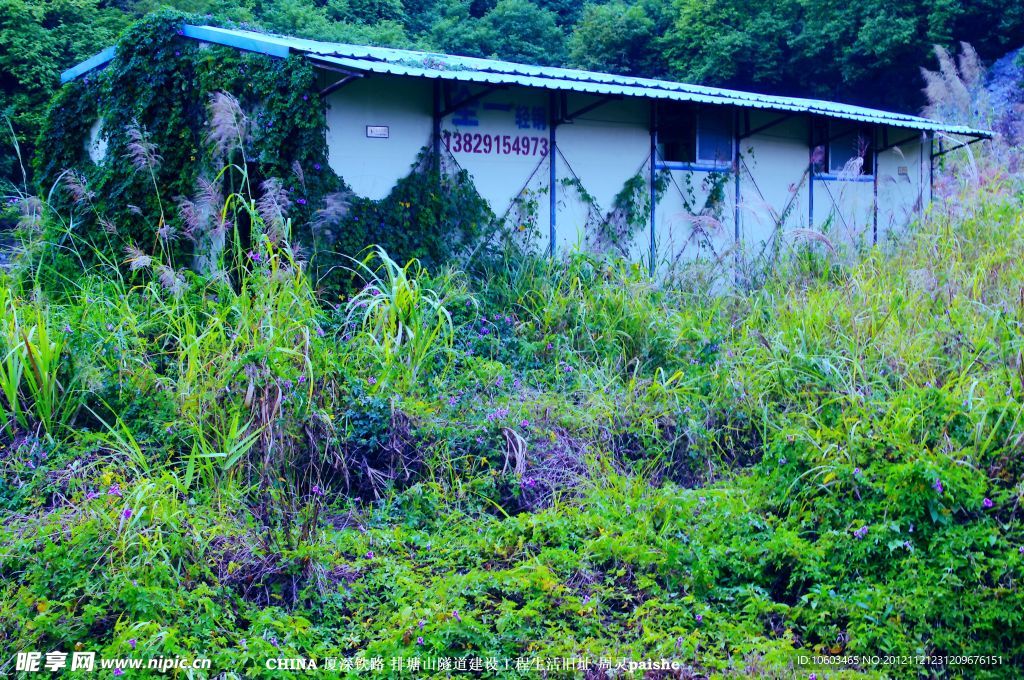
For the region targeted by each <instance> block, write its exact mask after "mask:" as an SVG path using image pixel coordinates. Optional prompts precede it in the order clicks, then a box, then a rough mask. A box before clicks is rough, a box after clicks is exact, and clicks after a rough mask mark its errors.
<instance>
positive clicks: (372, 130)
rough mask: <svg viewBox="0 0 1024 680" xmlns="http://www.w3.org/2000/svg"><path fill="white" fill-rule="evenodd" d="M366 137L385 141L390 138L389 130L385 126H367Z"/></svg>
mask: <svg viewBox="0 0 1024 680" xmlns="http://www.w3.org/2000/svg"><path fill="white" fill-rule="evenodd" d="M366 136H367V137H370V138H371V139H387V138H388V137H390V136H391V130H390V129H389V128H388V126H387V125H367V126H366Z"/></svg>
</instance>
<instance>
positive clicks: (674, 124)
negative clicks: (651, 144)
mask: <svg viewBox="0 0 1024 680" xmlns="http://www.w3.org/2000/svg"><path fill="white" fill-rule="evenodd" d="M732 137H733V131H732V111H731V110H729V109H725V108H721V107H700V108H697V107H694V106H687V105H678V104H670V105H668V106H663V107H662V108H661V109H659V119H658V160H659V161H663V162H665V163H687V164H695V165H701V166H713V167H716V168H724V167H728V166H729V165H730V164H731V163H732V151H733V149H732V145H733V139H732Z"/></svg>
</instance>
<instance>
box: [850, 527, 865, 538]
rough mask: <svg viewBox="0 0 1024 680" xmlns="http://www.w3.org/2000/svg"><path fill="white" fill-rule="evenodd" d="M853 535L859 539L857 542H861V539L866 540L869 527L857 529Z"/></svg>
mask: <svg viewBox="0 0 1024 680" xmlns="http://www.w3.org/2000/svg"><path fill="white" fill-rule="evenodd" d="M853 535H854V536H855V537H857V540H860V539H862V538H864V537H865V536H867V535H868V528H867V526H862V527H861V528H860V529H857V530H856V531H854V532H853Z"/></svg>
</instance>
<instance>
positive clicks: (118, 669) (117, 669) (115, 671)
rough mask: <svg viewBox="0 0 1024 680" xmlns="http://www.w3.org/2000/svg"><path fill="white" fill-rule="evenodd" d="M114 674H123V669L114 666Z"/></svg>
mask: <svg viewBox="0 0 1024 680" xmlns="http://www.w3.org/2000/svg"><path fill="white" fill-rule="evenodd" d="M114 675H124V671H123V670H121V669H120V668H115V669H114Z"/></svg>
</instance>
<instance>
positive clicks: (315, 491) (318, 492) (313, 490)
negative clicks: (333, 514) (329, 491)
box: [310, 484, 324, 496]
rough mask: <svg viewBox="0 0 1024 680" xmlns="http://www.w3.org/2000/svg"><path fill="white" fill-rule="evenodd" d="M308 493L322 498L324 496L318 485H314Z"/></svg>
mask: <svg viewBox="0 0 1024 680" xmlns="http://www.w3.org/2000/svg"><path fill="white" fill-rule="evenodd" d="M310 492H311V493H312V494H313V495H314V496H323V495H324V490H323V489H321V488H320V485H319V484H314V485H313V487H312V488H311V489H310Z"/></svg>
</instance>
